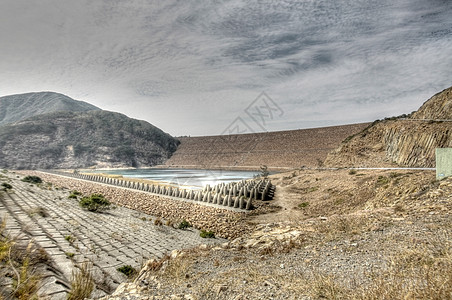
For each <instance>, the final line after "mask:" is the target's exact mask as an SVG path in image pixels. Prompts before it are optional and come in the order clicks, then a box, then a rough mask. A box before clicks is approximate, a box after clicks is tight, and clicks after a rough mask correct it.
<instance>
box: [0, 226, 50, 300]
mask: <svg viewBox="0 0 452 300" xmlns="http://www.w3.org/2000/svg"><path fill="white" fill-rule="evenodd" d="M39 250H41V249H38V248H37V247H35V245H34V244H32V243H29V244H28V245H27V246H26V248H25V247H23V248H22V247H19V246H18V245H17V243H16V242H15V241H14V239H12V238H11V237H10V236H9V235H8V234H7V232H6V219H5V218H3V219H2V223H1V224H0V265H1V267H2V271H4V272H6V273H9V274H11V276H12V279H13V281H12V285H11V286H3V287H2V289H1V291H0V292H1V294H3V295H5V294H6V295H5V296H6V297H7V298H11V297H14V298H16V299H21V300H22V299H23V300H25V299H37V295H36V292H37V290H38V288H39V284H40V282H41V278H40V276H39V275H38V274H37V273H36V271H35V267H34V266H35V265H36V264H38V263H40V262H43V261H45V260H47V256H43V255H42V254H41V251H39Z"/></svg>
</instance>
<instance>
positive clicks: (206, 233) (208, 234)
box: [199, 230, 215, 239]
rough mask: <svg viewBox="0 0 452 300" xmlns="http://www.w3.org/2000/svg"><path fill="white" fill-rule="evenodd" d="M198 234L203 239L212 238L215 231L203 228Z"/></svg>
mask: <svg viewBox="0 0 452 300" xmlns="http://www.w3.org/2000/svg"><path fill="white" fill-rule="evenodd" d="M199 236H200V237H202V238H204V239H206V238H207V239H213V238H215V233H214V232H213V231H205V230H201V232H200V233H199Z"/></svg>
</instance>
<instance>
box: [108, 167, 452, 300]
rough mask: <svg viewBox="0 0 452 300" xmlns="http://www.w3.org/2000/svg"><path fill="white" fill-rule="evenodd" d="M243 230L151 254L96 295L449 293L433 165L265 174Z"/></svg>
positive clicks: (450, 185) (449, 190) (450, 232)
mask: <svg viewBox="0 0 452 300" xmlns="http://www.w3.org/2000/svg"><path fill="white" fill-rule="evenodd" d="M272 177H273V180H274V181H275V182H276V183H277V186H278V188H277V196H276V198H275V205H278V206H280V209H279V210H278V211H276V212H272V213H269V214H260V215H257V216H248V217H247V219H246V220H247V222H248V223H250V224H255V225H254V228H253V230H252V231H250V232H249V233H247V234H245V235H243V236H241V237H239V238H236V239H232V240H230V241H229V242H228V243H224V244H222V245H217V246H202V247H195V248H191V249H186V250H182V251H178V252H174V253H173V254H172V255H171V256H170V257H165V258H163V259H152V260H150V261H148V263H147V264H146V265H145V266H144V268H143V269H142V270H141V272H140V273H139V275H138V276H137V277H136V279H135V280H133V281H131V282H128V283H124V284H122V285H121V286H120V287H119V288H118V289H117V290H116V291H115V293H113V294H112V295H111V296H109V297H106V298H104V299H452V289H451V287H452V276H451V274H452V261H451V257H452V223H451V222H452V216H451V214H450V212H451V211H452V210H451V208H452V202H451V200H452V199H451V195H452V179H446V180H443V181H441V182H438V181H435V175H434V172H432V171H403V170H402V171H397V172H394V171H375V170H373V171H372V170H360V171H355V170H336V171H308V170H301V171H293V172H288V173H282V174H278V175H273V176H272Z"/></svg>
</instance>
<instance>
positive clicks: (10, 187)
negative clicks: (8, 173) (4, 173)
mask: <svg viewBox="0 0 452 300" xmlns="http://www.w3.org/2000/svg"><path fill="white" fill-rule="evenodd" d="M2 187H3V190H4V191H6V190H10V189H12V188H13V186H12V185H11V184H9V183H6V182H3V183H2Z"/></svg>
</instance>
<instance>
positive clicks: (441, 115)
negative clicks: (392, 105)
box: [325, 87, 452, 168]
mask: <svg viewBox="0 0 452 300" xmlns="http://www.w3.org/2000/svg"><path fill="white" fill-rule="evenodd" d="M449 147H452V87H450V88H448V89H445V90H443V91H442V92H440V93H438V94H436V95H434V96H433V97H431V98H430V99H429V100H427V101H426V102H425V103H424V104H423V105H422V106H421V107H420V108H419V109H418V110H417V111H416V112H413V113H412V114H410V115H404V116H401V117H394V118H387V119H385V120H382V121H375V122H374V123H372V125H370V126H369V127H367V128H365V129H364V130H363V131H361V132H360V133H358V134H355V135H352V136H350V137H348V138H347V139H346V140H344V141H343V142H342V144H341V145H340V146H339V147H338V148H337V149H335V150H334V151H332V152H331V153H329V154H328V156H327V159H326V160H325V165H326V166H329V167H390V166H393V167H394V166H401V167H430V168H432V167H435V149H436V148H449Z"/></svg>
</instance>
